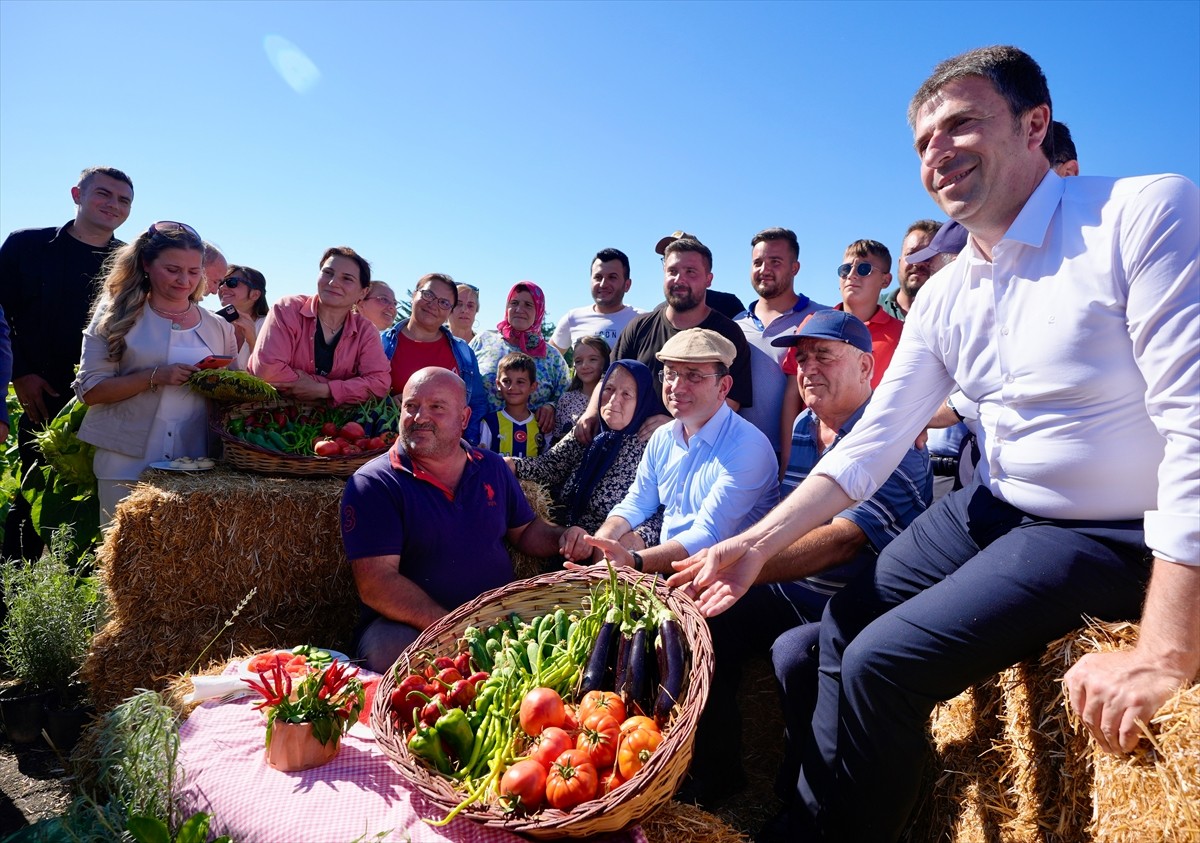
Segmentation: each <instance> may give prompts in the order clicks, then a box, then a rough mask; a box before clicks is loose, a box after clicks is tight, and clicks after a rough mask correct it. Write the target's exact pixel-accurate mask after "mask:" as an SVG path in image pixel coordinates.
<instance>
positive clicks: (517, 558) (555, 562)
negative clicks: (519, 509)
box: [504, 480, 563, 580]
mask: <svg viewBox="0 0 1200 843" xmlns="http://www.w3.org/2000/svg"><path fill="white" fill-rule="evenodd" d="M521 491H523V492H524V493H525V499H526V500H527V501H529V505H530V506H531V507H533V513H534V515H537V516H538V517H539V518H541V519H542V520H544V521H550V508H551V506H552V505H553V503H554V500H553V499H552V498H551V497H550V493H549V492H547V491H546V489H545V487H544V486H542V485H541V484H540V483H535V482H534V481H532V480H522V481H521ZM504 546H505V547H506V548H508V555H509V556H510V557H512V563H513V573H514V574H515V575H516V578H517V579H519V580H524V579H528V578H529V577H536V576H540V575H541V574H548V573H550V572H551V571H557V570H558V569H560V568H562V563H563V560H562V559H560V558H557V557H551V558H549V559H543V558H540V557H537V556H529V555H527V554H524V553H522V552H521V551H519V550H517V549H516V547H514V546H513V545H512V544H510V543H509V542H508V541H507V540H505V542H504Z"/></svg>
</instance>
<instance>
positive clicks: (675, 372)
mask: <svg viewBox="0 0 1200 843" xmlns="http://www.w3.org/2000/svg"><path fill="white" fill-rule="evenodd" d="M735 354H736V350H735V348H734V345H733V343H732V342H730V341H729V340H727V339H726V338H725V337H723V336H721V335H720V334H718V333H717V332H716V331H710V330H708V329H706V328H689V329H688V330H686V331H680V332H679V333H678V334H676V335H675V336H673V337H671V338H670V339H669V340H668V341H667V343H666V344H665V345H664V346H663V347H662V349H661V350H660V351H659V352H658V353H657V355H655V356H656V357H657V358H658V360H659V361H660V362H661V363H662V369H661V371H660V372H659V375H658V378H659V380H660V381H661V382H662V400H663V404H664V405H666V408H667V411H668V412H669V413H670V414H671V418H672V421H671V422H670V423H669V424H665V425H663V426H661V427H659V428H658V429H657V430H655V431H654V434H653V435H652V436H651V437H650V441H649V442H648V443H647V445H646V452H645V453H644V454H643V455H642V461H641V463H639V464H638V470H637V476H636V478H635V479H634V481H633V485H632V486H631V487H630V488H629V492H628V494H626V496H625V499H624V500H622V501H621V502H620V503H619V504H617V505H616V506H615V507H614V508H613V510H612V512H611V513H609V516H608V518H607V519H606V520H605V522H604V523H603V524H602V525H600V529H598V530H597V531H596V534H595V536H588V535H587V534H586V533H585V532H584V531H583V530H582V529H580V528H579V527H572V528H570V529H569V530H567V532H566V533H564V534H563V537H562V540H561V544H560V547H561V549H562V553H563V556H565V557H567V558H568V559H574V560H578V559H583V558H585V557H586V558H594V556H595V555H599V554H596V553H594V551H593V548H594V549H595V550H596V551H598V552H599V553H602V554H603V555H604V556H606V557H608V558H609V559H611V560H612V561H613V563H614V564H617V565H632V566H633V567H635V568H636V569H637V570H639V571H641V570H645V571H653V572H656V573H668V572H670V570H671V562H673V561H675V560H677V559H683V558H685V557H687V556H688V555H690V554H692V553H695V552H696V551H698V550H699V549H700V548H703V547H709V546H710V545H712V544H714V543H715V542H718V541H720V540H721V539H723V538H726V537H728V536H731V535H733V534H734V533H736V532H737V531H738V530H742V529H744V528H745V527H747V526H749V525H751V524H753V523H754V522H756V521H757V520H758V519H760V518H761V517H762V516H764V515H765V514H766V513H767V512H768V511H769V510H770V509H771V507H772V506H774V505H775V503H776V501H778V499H779V484H778V482H777V480H776V468H775V466H776V462H775V451H774V450H773V449H772V448H771V443H770V442H769V441H768V440H767V437H766V436H764V435H763V433H762V432H761V431H760V430H759V429H758V428H756V427H755V426H754V425H752V424H750V422H748V421H746V420H745V419H743V418H742V417H741V416H739V415H738V414H737V413H735V412H733V410H732V409H731V408H730V407H729V405H728V404H726V403H725V396H726V395H728V394H729V389H730V387H731V386H732V385H733V378H732V377H731V376H730V374H729V367H730V365H732V363H733V359H734V355H735ZM660 506H661V507H663V526H662V536H661V542H660V544H659V545H658V546H657V547H652V548H649V549H647V550H645V551H642V552H640V553H639V552H637V551H631V550H629V549H627V547H625V546H623V545H622V543H621V540H622V537H623V536H625V535H626V534H628V533H629V532H630V531H631V530H632V528H633V526H636V525H638V524H641V523H642V522H643V521H645V520H646V519H647V518H649V517H650V516H651V515H653V514H654V513H655V511H656V510H657V509H658V508H659V507H660Z"/></svg>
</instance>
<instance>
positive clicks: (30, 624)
mask: <svg viewBox="0 0 1200 843" xmlns="http://www.w3.org/2000/svg"><path fill="white" fill-rule="evenodd" d="M71 546H72V545H71V534H70V531H69V530H67V529H62V530H58V531H56V532H55V533H54V534H53V536H52V537H51V542H50V550H49V552H48V553H46V554H44V555H43V556H42V557H41V558H39V559H36V560H34V561H32V562H25V561H21V560H10V561H7V562H5V563H4V564H3V569H2V571H0V579H2V580H3V587H4V602H5V604H6V605H7V608H8V613H7V615H6V616H5V618H4V622H3V625H2V626H0V649H2V650H3V654H4V659H5V661H6V662H7V663H8V667H9V671H10V673H11V674H12V676H13V677H14V678H15V679H16V683H15V684H13V685H10V686H9V687H8V688H7V689H6V693H5V694H4V695H3V696H2V697H0V716H3V719H4V723H5V728H6V730H7V732H8V736H9V738H10V739H11V740H12V741H13V742H14V743H30V742H33V741H35V740H37V738H38V736H39V735H40V734H41V731H42V728H43V725H44V724H45V711H44V709H45V708H47V707H49V708H50V709H51V710H52V711H54V712H56V713H57V712H58V711H61V710H67V711H70V712H71V715H70V719H69V722H68V727H67V730H66V731H65V732H58V733H57V740H55V745H56V746H57V747H58V748H59V749H61V750H66V749H69V748H70V745H72V744H73V741H74V738H76V737H78V726H82V723H83V719H84V717H85V716H86V711H87V709H86V706H85V703H86V687H85V686H83V685H82V684H81V683H79V682H78V679H77V677H78V673H79V668H80V667H81V666H82V665H83V660H84V658H85V657H86V655H87V651H88V647H89V646H90V644H91V641H92V636H93V634H94V633H95V628H96V614H97V607H98V604H99V595H98V589H97V587H96V582H95V580H94V579H93V578H90V577H80V576H78V575H76V574H75V572H74V571H73V570H72V568H71V566H70V565H69V564H68V562H67V559H68V558H69V557H70V553H71ZM81 712H82V713H81ZM72 724H77V726H75V727H73V725H72ZM58 725H59V720H58V719H57V718H55V726H54V727H53V728H54V729H55V731H57V728H58ZM72 732H74V735H72Z"/></svg>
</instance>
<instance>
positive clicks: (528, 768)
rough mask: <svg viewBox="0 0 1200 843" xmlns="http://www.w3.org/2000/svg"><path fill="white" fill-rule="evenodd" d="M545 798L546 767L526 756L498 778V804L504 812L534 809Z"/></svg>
mask: <svg viewBox="0 0 1200 843" xmlns="http://www.w3.org/2000/svg"><path fill="white" fill-rule="evenodd" d="M545 798H546V768H545V767H543V766H542V765H541V764H539V763H538V762H537V761H534V760H533V759H532V758H526V759H525V760H524V761H518V762H517V763H516V764H513V765H512V766H511V767H509V768H508V769H507V770H505V771H504V775H503V776H502V777H501V778H500V804H501V805H503V806H504V810H505V812H506V813H512V812H515V811H526V812H530V811H536V810H537V809H538V808H540V807H542V802H543V801H544V800H545Z"/></svg>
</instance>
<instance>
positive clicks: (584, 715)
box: [579, 691, 625, 723]
mask: <svg viewBox="0 0 1200 843" xmlns="http://www.w3.org/2000/svg"><path fill="white" fill-rule="evenodd" d="M597 710H601V711H604V712H606V713H608V714H611V715H612V718H613V720H616V721H617V722H618V723H622V722H624V720H625V703H624V702H622V701H621V695H620V694H617V693H614V692H613V691H588V692H587V693H586V694H584V695H583V700H582V701H580V703H579V722H580V723H584V722H586V721H587V719H588V715H590V714H591V713H592V712H593V711H597Z"/></svg>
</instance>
